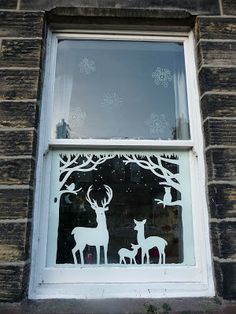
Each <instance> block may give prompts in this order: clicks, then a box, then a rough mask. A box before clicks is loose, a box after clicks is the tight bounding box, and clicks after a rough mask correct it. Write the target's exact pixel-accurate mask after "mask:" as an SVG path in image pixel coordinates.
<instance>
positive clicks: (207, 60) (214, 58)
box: [198, 41, 236, 67]
mask: <svg viewBox="0 0 236 314" xmlns="http://www.w3.org/2000/svg"><path fill="white" fill-rule="evenodd" d="M235 51H236V42H208V41H200V42H199V44H198V65H199V67H200V66H201V65H207V64H211V65H214V66H220V67H224V66H232V65H236V53H235Z"/></svg>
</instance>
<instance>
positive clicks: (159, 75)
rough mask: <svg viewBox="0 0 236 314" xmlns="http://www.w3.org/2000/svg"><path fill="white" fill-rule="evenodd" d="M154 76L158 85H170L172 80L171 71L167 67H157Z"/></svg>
mask: <svg viewBox="0 0 236 314" xmlns="http://www.w3.org/2000/svg"><path fill="white" fill-rule="evenodd" d="M152 77H153V78H154V83H155V84H156V85H157V86H159V85H161V86H163V87H168V84H169V82H171V81H172V75H171V71H170V70H169V69H167V68H159V67H157V68H156V70H155V71H154V72H152Z"/></svg>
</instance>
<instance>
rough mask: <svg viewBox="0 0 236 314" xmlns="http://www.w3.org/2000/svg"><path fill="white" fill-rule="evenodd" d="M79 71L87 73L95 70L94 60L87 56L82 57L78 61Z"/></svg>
mask: <svg viewBox="0 0 236 314" xmlns="http://www.w3.org/2000/svg"><path fill="white" fill-rule="evenodd" d="M79 71H80V73H83V74H86V75H89V74H91V73H93V72H95V71H96V66H95V62H94V61H93V60H89V59H88V58H83V59H82V60H81V61H80V63H79Z"/></svg>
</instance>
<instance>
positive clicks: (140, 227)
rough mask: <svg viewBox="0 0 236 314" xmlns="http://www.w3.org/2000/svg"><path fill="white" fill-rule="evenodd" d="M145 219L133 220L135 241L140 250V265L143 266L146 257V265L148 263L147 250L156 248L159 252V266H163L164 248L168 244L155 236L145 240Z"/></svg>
mask: <svg viewBox="0 0 236 314" xmlns="http://www.w3.org/2000/svg"><path fill="white" fill-rule="evenodd" d="M146 221H147V220H146V219H144V220H142V221H137V220H135V219H134V223H135V227H134V230H136V231H137V241H138V245H139V246H140V247H141V250H142V264H144V257H145V255H146V257H147V264H149V263H150V259H149V250H151V249H152V248H154V247H156V248H157V249H158V252H159V264H161V263H162V264H165V247H166V245H167V244H168V243H167V242H166V240H164V239H163V238H160V237H157V236H151V237H148V238H145V236H144V225H145V223H146Z"/></svg>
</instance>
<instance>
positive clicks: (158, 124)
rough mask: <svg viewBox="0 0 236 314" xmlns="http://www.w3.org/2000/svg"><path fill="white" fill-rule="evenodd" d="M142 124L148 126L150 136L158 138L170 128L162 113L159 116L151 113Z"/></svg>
mask: <svg viewBox="0 0 236 314" xmlns="http://www.w3.org/2000/svg"><path fill="white" fill-rule="evenodd" d="M144 123H145V124H146V125H147V126H148V128H149V132H150V133H151V134H154V135H159V136H160V135H163V134H165V133H166V132H167V131H168V130H169V128H170V124H169V122H168V121H167V119H166V116H165V115H164V114H163V113H162V114H160V115H158V114H156V113H151V115H150V117H149V118H148V119H147V120H146V121H145V122H144Z"/></svg>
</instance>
